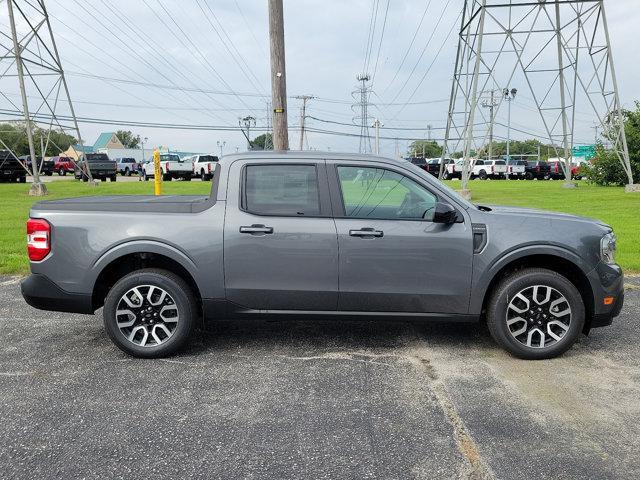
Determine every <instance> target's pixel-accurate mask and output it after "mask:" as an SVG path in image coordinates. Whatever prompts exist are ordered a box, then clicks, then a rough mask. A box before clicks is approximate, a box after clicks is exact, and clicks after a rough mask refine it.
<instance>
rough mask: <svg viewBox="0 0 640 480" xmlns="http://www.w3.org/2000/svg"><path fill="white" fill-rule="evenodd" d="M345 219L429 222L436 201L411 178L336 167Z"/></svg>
mask: <svg viewBox="0 0 640 480" xmlns="http://www.w3.org/2000/svg"><path fill="white" fill-rule="evenodd" d="M338 178H339V179H340V186H341V189H342V199H343V202H344V209H345V215H346V216H347V217H355V218H377V219H384V220H399V219H404V220H422V219H425V220H432V219H433V213H434V210H435V206H436V202H437V198H436V196H435V195H434V194H432V193H431V192H429V191H428V190H426V189H425V188H424V187H422V186H421V185H419V184H417V183H416V182H414V181H413V180H411V179H410V178H407V177H405V176H404V175H401V174H399V173H396V172H393V171H391V170H386V169H383V168H374V167H364V168H363V167H338Z"/></svg>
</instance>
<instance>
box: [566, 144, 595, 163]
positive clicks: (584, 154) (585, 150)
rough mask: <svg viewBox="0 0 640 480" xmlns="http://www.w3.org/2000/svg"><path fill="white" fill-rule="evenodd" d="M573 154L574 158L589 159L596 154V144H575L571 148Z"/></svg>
mask: <svg viewBox="0 0 640 480" xmlns="http://www.w3.org/2000/svg"><path fill="white" fill-rule="evenodd" d="M571 155H572V156H573V158H584V159H585V160H589V159H591V158H593V157H595V156H596V146H595V145H578V146H575V147H573V149H572V150H571Z"/></svg>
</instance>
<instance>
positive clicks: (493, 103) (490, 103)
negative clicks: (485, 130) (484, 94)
mask: <svg viewBox="0 0 640 480" xmlns="http://www.w3.org/2000/svg"><path fill="white" fill-rule="evenodd" d="M489 94H490V95H491V97H490V99H489V100H487V99H485V100H483V101H482V106H483V107H484V108H488V109H489V148H488V153H487V160H491V159H492V158H493V125H494V121H495V115H494V112H495V108H496V107H497V106H498V101H497V100H496V99H495V90H491V91H490V92H489Z"/></svg>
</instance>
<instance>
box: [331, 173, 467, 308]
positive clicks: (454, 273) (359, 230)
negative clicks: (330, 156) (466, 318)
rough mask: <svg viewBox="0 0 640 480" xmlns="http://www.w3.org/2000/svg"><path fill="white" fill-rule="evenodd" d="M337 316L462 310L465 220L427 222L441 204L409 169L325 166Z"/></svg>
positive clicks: (436, 194)
mask: <svg viewBox="0 0 640 480" xmlns="http://www.w3.org/2000/svg"><path fill="white" fill-rule="evenodd" d="M327 169H328V172H329V180H330V186H331V193H332V202H333V206H334V212H336V228H337V231H338V247H339V252H340V262H339V273H340V296H339V300H338V309H339V310H343V311H374V312H412V313H456V314H464V313H467V311H468V302H469V293H470V286H471V270H472V255H473V245H472V231H471V225H470V222H469V219H468V217H466V215H465V214H464V212H463V210H464V209H463V208H461V207H460V213H461V215H462V216H463V217H464V218H465V220H464V222H463V223H454V224H451V225H443V224H436V223H433V222H432V221H431V219H432V218H433V212H434V208H435V205H436V202H437V201H438V200H446V199H445V198H444V197H443V196H442V194H441V193H440V192H438V191H437V190H435V189H433V187H429V186H428V182H425V181H424V180H423V179H422V180H421V179H420V178H419V177H417V176H416V175H415V174H413V172H409V171H406V170H403V169H401V168H400V167H391V166H388V165H387V164H384V163H378V162H370V163H369V162H359V163H358V164H353V163H341V162H339V161H328V163H327Z"/></svg>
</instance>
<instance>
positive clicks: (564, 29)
mask: <svg viewBox="0 0 640 480" xmlns="http://www.w3.org/2000/svg"><path fill="white" fill-rule="evenodd" d="M463 8H464V10H463V14H462V21H461V25H460V31H459V39H458V51H457V55H456V66H455V71H454V78H453V83H452V87H451V99H450V102H449V114H448V120H447V129H446V133H445V145H444V151H443V157H444V156H445V155H447V153H449V152H455V151H459V150H462V152H463V155H464V159H465V162H464V163H465V168H464V172H463V182H462V189H463V191H466V192H468V191H467V181H468V179H469V168H470V166H471V165H470V164H471V162H472V161H471V157H472V156H476V155H477V152H479V151H480V150H481V149H482V148H483V147H484V146H485V145H486V142H487V139H488V137H489V136H490V135H491V134H492V131H493V130H492V127H493V125H494V124H495V125H496V126H502V127H504V126H505V125H500V122H499V119H498V116H499V112H500V108H501V107H502V105H503V102H504V101H505V99H504V96H502V97H501V98H500V99H498V100H497V101H496V102H491V103H492V104H493V103H495V105H494V106H493V107H494V108H495V110H494V108H490V109H488V110H489V111H490V112H489V113H490V115H489V116H490V118H487V115H486V113H485V111H486V109H483V108H479V107H481V106H482V100H483V94H482V92H487V91H491V90H498V91H502V90H503V89H504V88H506V87H509V86H511V85H513V84H518V85H519V87H520V92H525V94H524V95H528V96H529V97H527V98H528V99H529V100H530V101H531V102H532V107H533V108H532V109H531V110H532V113H528V114H527V115H528V116H527V118H526V119H525V120H524V121H523V123H524V124H526V126H527V127H528V128H537V129H538V132H539V135H535V136H537V137H538V138H539V139H540V140H543V141H545V142H548V143H549V144H550V145H551V146H552V149H553V150H554V151H555V154H556V156H557V157H558V158H564V160H565V161H564V170H565V175H566V178H567V180H570V176H571V152H572V147H573V144H574V132H576V131H577V128H576V122H579V121H581V120H580V118H579V115H577V114H576V108H578V111H585V110H586V111H588V112H589V113H588V115H590V116H591V115H592V116H593V117H592V120H593V119H596V121H597V124H598V125H599V126H600V128H601V129H602V132H603V137H604V138H605V139H606V140H607V141H608V142H610V143H611V145H612V147H613V149H614V150H615V152H616V154H617V155H618V158H619V160H620V163H621V164H622V166H623V168H624V170H625V172H626V174H627V177H628V183H629V185H632V184H633V177H632V173H631V165H630V163H629V153H628V149H627V141H626V137H625V132H624V118H623V111H622V107H621V104H620V98H619V95H618V86H617V80H616V75H615V68H614V62H613V56H612V52H611V43H610V40H609V31H608V25H607V19H606V15H605V8H604V1H603V0H537V1H535V2H532V1H531V0H511V1H510V2H504V1H503V0H465V3H464V7H463ZM524 95H522V97H524ZM519 96H520V94H519ZM491 117H493V118H491ZM492 120H493V121H492ZM534 124H535V127H534ZM591 126H592V123H590V127H591ZM587 130H589V128H587ZM630 188H631V187H630Z"/></svg>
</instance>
